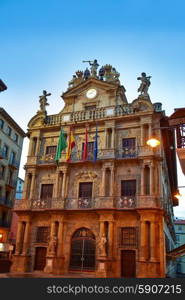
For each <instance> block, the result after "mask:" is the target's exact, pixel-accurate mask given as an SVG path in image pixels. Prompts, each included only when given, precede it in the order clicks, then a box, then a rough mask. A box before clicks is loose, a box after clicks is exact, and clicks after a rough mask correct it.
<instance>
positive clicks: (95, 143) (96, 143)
mask: <svg viewBox="0 0 185 300" xmlns="http://www.w3.org/2000/svg"><path fill="white" fill-rule="evenodd" d="M97 156H98V128H97V126H96V134H95V139H94V161H96V160H97Z"/></svg>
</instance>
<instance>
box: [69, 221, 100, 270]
mask: <svg viewBox="0 0 185 300" xmlns="http://www.w3.org/2000/svg"><path fill="white" fill-rule="evenodd" d="M95 253H96V239H95V236H94V234H93V233H92V231H91V230H89V229H87V228H85V227H83V228H79V229H78V230H76V231H75V233H74V234H73V236H72V239H71V255H70V264H69V269H70V270H74V271H94V270H95V262H96V257H95Z"/></svg>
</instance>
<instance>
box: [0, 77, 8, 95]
mask: <svg viewBox="0 0 185 300" xmlns="http://www.w3.org/2000/svg"><path fill="white" fill-rule="evenodd" d="M5 90H7V86H6V84H5V83H4V82H3V81H2V80H1V79H0V92H3V91H5Z"/></svg>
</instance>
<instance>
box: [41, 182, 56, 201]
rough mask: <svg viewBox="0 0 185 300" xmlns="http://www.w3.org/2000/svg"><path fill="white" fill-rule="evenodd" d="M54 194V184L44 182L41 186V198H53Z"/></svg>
mask: <svg viewBox="0 0 185 300" xmlns="http://www.w3.org/2000/svg"><path fill="white" fill-rule="evenodd" d="M52 196H53V184H42V187H41V195H40V198H41V199H48V198H52Z"/></svg>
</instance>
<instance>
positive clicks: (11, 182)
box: [6, 179, 17, 189]
mask: <svg viewBox="0 0 185 300" xmlns="http://www.w3.org/2000/svg"><path fill="white" fill-rule="evenodd" d="M16 184H17V180H13V179H8V180H7V182H6V185H7V186H8V187H10V188H12V189H14V188H15V187H16Z"/></svg>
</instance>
